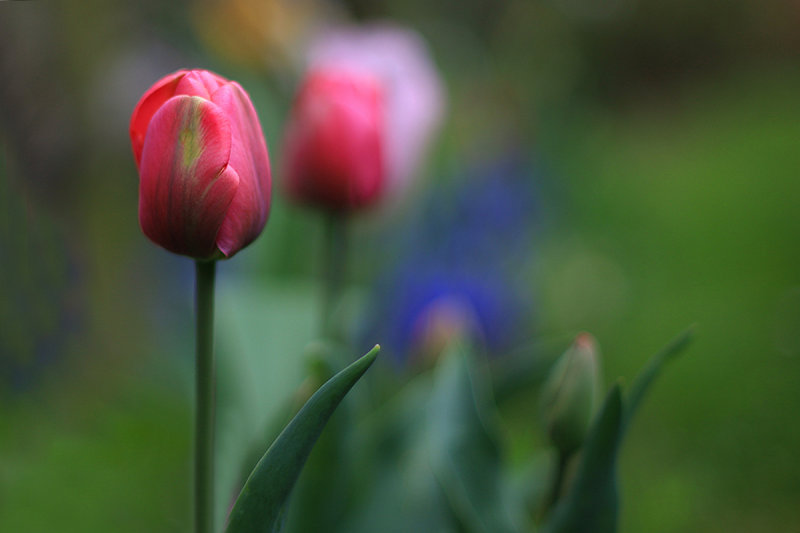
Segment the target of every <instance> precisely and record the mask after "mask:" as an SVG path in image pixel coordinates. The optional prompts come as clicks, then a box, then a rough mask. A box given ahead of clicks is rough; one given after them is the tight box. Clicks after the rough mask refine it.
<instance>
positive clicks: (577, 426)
mask: <svg viewBox="0 0 800 533" xmlns="http://www.w3.org/2000/svg"><path fill="white" fill-rule="evenodd" d="M599 374H600V372H599V364H598V349H597V343H596V342H595V340H594V337H592V336H591V335H590V334H588V333H581V334H580V335H578V337H577V338H576V339H575V342H574V343H573V344H572V346H570V347H569V349H568V350H567V351H566V352H565V353H564V354H563V355H562V356H561V357H560V358H559V359H558V360H557V361H556V363H555V365H554V366H553V369H552V370H551V372H550V375H549V377H548V378H547V381H546V382H545V384H544V387H543V389H542V392H541V397H540V400H541V411H542V415H543V419H544V423H545V428H546V430H547V434H548V437H549V438H550V440H551V441H552V443H553V444H554V445H555V446H556V447H557V448H558V450H559V451H560V452H561V454H562V455H563V456H569V455H571V454H572V453H573V452H575V451H576V450H577V449H578V448H580V446H581V445H582V444H583V440H584V438H585V437H586V434H587V433H588V431H589V426H590V424H591V421H592V414H593V412H594V409H595V406H596V403H597V395H598V390H599V385H600V384H599V382H600V376H599Z"/></svg>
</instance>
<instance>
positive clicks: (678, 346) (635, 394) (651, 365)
mask: <svg viewBox="0 0 800 533" xmlns="http://www.w3.org/2000/svg"><path fill="white" fill-rule="evenodd" d="M692 337H694V326H692V327H689V328H688V329H686V330H685V331H684V332H683V333H681V334H680V335H678V336H677V337H675V338H674V339H673V340H672V342H670V343H669V344H667V345H666V346H665V347H664V348H662V349H661V351H660V352H658V353H657V354H655V355H654V356H653V357H651V358H650V361H648V363H647V366H646V367H644V369H643V370H642V371H641V372H639V375H638V376H636V380H635V381H634V382H633V384H632V385H631V390H630V392H629V393H628V395H627V399H626V401H625V426H627V425H628V424H629V423H630V420H631V418H632V417H633V415H634V413H635V412H636V409H638V407H639V404H640V403H641V402H642V399H643V398H644V396H645V394H646V393H647V390H648V388H649V387H650V384H651V383H652V382H653V381H654V380H655V379H656V376H658V373H659V372H661V368H662V367H663V366H664V363H666V362H667V361H669V360H670V359H672V358H673V357H675V356H676V355H678V354H679V353H680V352H681V351H683V350H684V348H686V347H687V346H688V345H689V343H690V342H691V341H692Z"/></svg>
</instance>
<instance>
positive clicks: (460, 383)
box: [428, 343, 519, 533]
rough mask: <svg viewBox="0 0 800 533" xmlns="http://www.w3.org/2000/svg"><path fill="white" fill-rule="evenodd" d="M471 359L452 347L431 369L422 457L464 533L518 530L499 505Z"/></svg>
mask: <svg viewBox="0 0 800 533" xmlns="http://www.w3.org/2000/svg"><path fill="white" fill-rule="evenodd" d="M485 377H486V376H485V375H484V374H482V373H481V372H479V371H478V369H477V368H475V360H474V354H472V353H471V350H470V349H469V348H468V347H467V345H466V344H463V343H455V344H454V345H452V346H451V347H450V349H449V350H448V351H447V352H446V353H445V354H444V356H443V359H442V362H441V363H440V365H439V367H438V368H437V370H436V375H435V384H434V390H433V396H432V398H431V401H430V405H429V408H428V413H429V417H430V418H429V420H428V428H429V429H428V453H429V456H430V465H431V470H432V471H433V474H434V476H436V479H437V481H438V482H439V483H440V485H441V487H442V489H443V491H444V494H445V497H446V499H447V501H448V503H449V505H450V508H451V510H452V513H453V516H454V517H455V518H456V519H457V520H458V522H459V525H460V526H461V529H463V530H465V531H469V532H476V533H477V532H485V533H502V532H512V531H517V530H518V529H519V527H518V525H516V524H515V521H514V519H513V518H512V513H511V512H510V511H509V509H507V506H506V505H505V503H504V500H503V486H502V484H501V478H500V470H501V456H500V447H499V444H498V439H497V435H498V433H499V432H498V430H497V422H496V419H495V418H494V416H493V415H494V412H493V411H491V408H492V407H493V405H492V402H491V394H490V390H489V384H488V383H487V381H486V379H485Z"/></svg>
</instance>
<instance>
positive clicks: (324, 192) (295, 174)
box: [284, 69, 385, 211]
mask: <svg viewBox="0 0 800 533" xmlns="http://www.w3.org/2000/svg"><path fill="white" fill-rule="evenodd" d="M381 101H382V94H381V90H380V87H379V85H378V82H377V80H376V79H374V78H373V77H371V76H369V75H367V74H361V73H356V72H353V71H348V70H338V69H322V70H317V71H313V72H311V73H310V75H309V76H308V77H307V78H306V81H305V83H304V84H303V86H302V87H301V89H300V92H299V94H298V96H297V100H296V101H295V104H294V107H293V109H292V113H291V117H290V119H289V125H288V128H287V132H286V137H285V140H284V143H285V160H286V180H287V182H286V184H287V189H288V192H289V194H290V195H291V196H292V197H293V198H294V199H295V200H297V201H298V202H301V203H306V204H310V205H314V206H317V207H322V208H325V209H329V210H332V211H340V210H349V209H355V208H360V207H364V206H367V205H369V204H371V203H373V202H374V201H375V200H376V199H377V198H378V195H379V194H380V192H381V188H382V186H383V181H384V173H385V166H384V163H383V155H382V153H383V149H384V146H383V142H384V139H383V135H382V128H383V118H384V117H383V111H382V103H381Z"/></svg>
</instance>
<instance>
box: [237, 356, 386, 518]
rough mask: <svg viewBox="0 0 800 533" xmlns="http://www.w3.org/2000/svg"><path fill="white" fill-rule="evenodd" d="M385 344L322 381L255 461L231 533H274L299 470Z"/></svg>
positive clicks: (239, 501) (243, 490) (239, 499)
mask: <svg viewBox="0 0 800 533" xmlns="http://www.w3.org/2000/svg"><path fill="white" fill-rule="evenodd" d="M378 351H380V347H378V346H375V348H373V349H372V350H371V351H370V352H369V353H367V354H366V355H364V356H363V357H362V358H361V359H359V360H357V361H356V362H354V363H353V364H351V365H350V366H348V367H347V368H345V369H344V370H342V371H341V372H339V373H338V374H336V375H335V376H334V377H333V378H331V379H330V380H329V381H328V382H327V383H325V385H323V386H322V387H321V388H320V389H319V390H318V391H317V392H316V393H314V395H313V396H312V397H311V399H309V400H308V402H307V403H306V404H305V406H303V408H302V409H301V410H300V412H299V413H298V414H297V415H296V416H295V417H294V419H292V421H291V422H290V423H289V425H288V426H287V427H286V429H284V430H283V432H282V433H281V434H280V435H279V436H278V438H277V439H276V440H275V442H274V443H273V444H272V446H270V448H269V449H268V450H267V453H266V454H265V455H264V457H263V458H262V459H261V461H259V463H258V465H256V468H255V470H253V473H252V474H251V475H250V478H249V479H248V480H247V482H246V483H245V485H244V488H243V489H242V492H241V494H239V498H237V500H236V503H235V504H234V506H233V509H232V510H231V514H230V522H229V524H228V527H227V529H226V531H227V532H229V533H237V532H243V533H256V532H259V531H260V532H264V533H268V532H274V531H280V530H281V528H282V523H281V518H282V514H283V511H284V506H285V504H286V501H287V499H288V497H289V493H290V492H291V490H292V487H293V486H294V484H295V482H296V481H297V478H298V476H299V475H300V470H301V469H302V468H303V465H304V464H305V462H306V459H307V458H308V455H309V453H311V448H312V447H313V446H314V443H315V442H316V441H317V438H319V435H320V433H322V430H323V428H324V427H325V424H326V423H327V421H328V419H329V418H330V416H331V415H332V414H333V411H334V410H335V409H336V407H337V406H338V405H339V403H340V402H341V401H342V399H343V398H344V397H345V395H346V394H347V393H348V392H349V391H350V389H351V388H352V386H353V385H355V383H356V382H357V381H358V380H359V378H361V376H362V375H363V374H364V372H366V371H367V369H368V368H369V367H370V365H372V363H373V361H374V360H375V357H376V356H377V355H378Z"/></svg>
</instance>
